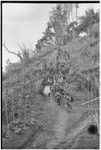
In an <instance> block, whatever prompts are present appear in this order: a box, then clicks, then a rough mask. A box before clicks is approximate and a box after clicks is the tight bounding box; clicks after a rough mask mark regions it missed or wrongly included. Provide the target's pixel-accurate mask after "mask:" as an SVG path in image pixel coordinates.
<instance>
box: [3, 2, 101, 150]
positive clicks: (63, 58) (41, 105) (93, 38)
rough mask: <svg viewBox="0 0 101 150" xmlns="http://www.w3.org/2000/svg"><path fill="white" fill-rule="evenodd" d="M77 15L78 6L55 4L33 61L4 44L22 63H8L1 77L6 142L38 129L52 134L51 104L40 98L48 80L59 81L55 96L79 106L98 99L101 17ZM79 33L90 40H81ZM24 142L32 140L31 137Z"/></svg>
mask: <svg viewBox="0 0 101 150" xmlns="http://www.w3.org/2000/svg"><path fill="white" fill-rule="evenodd" d="M73 9H75V11H76V20H73V16H72V15H73ZM77 9H78V5H76V4H75V5H74V4H57V5H56V7H55V8H53V10H52V11H51V13H50V20H49V22H48V23H47V28H46V30H45V32H44V33H43V37H42V38H41V39H39V40H38V42H37V44H36V47H35V52H34V54H33V56H30V53H29V50H27V49H26V47H24V46H23V47H20V50H21V52H19V53H18V54H17V53H14V52H12V51H11V50H9V49H8V48H7V47H6V44H5V43H4V47H5V48H6V50H7V51H8V52H10V53H12V54H14V55H16V56H18V57H19V62H17V63H11V62H10V61H8V63H7V67H6V71H5V72H4V73H3V77H2V80H3V81H2V127H3V128H2V130H3V135H2V136H3V137H7V136H8V137H13V134H14V133H15V134H16V135H17V136H18V135H19V134H20V133H21V132H23V131H24V130H25V129H26V128H27V130H29V131H30V130H33V129H34V128H35V126H36V127H40V128H41V129H40V130H43V131H47V132H50V131H51V133H52V124H54V121H55V116H54V114H52V113H51V112H50V110H48V109H47V106H46V104H47V98H46V96H45V95H43V94H42V90H43V86H42V82H43V80H44V79H47V78H48V77H50V76H51V77H53V79H54V81H55V83H54V85H52V88H53V89H55V90H53V91H54V92H53V95H55V92H56V90H57V86H59V85H60V86H61V87H62V88H63V89H64V91H65V93H67V95H69V96H71V97H73V99H74V100H75V101H79V102H81V101H87V100H90V99H94V98H96V97H99V13H98V12H94V10H93V9H90V10H87V11H86V12H85V16H82V17H80V18H78V16H77V15H78V14H77ZM70 20H72V22H70ZM78 21H79V23H78ZM81 32H86V33H87V35H86V36H84V37H80V36H79V34H80V33H81ZM89 93H90V94H89ZM88 97H89V99H88ZM31 125H32V126H31ZM36 130H37V129H35V131H36ZM35 131H34V132H35ZM24 136H28V138H29V135H27V133H26V135H24ZM26 140H27V139H25V141H26ZM22 141H23V139H22ZM5 145H7V144H6V143H5V142H4V148H5V147H6V146H5ZM8 147H9V146H7V148H8ZM19 147H20V146H19ZM15 148H18V147H17V145H16V146H15Z"/></svg>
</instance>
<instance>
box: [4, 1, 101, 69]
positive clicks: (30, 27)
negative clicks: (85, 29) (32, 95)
mask: <svg viewBox="0 0 101 150" xmlns="http://www.w3.org/2000/svg"><path fill="white" fill-rule="evenodd" d="M54 5H55V4H21V3H19V4H12V3H8V4H6V3H4V4H3V41H6V46H7V47H8V48H9V49H10V50H12V51H15V52H17V51H18V50H19V47H18V44H17V43H19V44H22V43H25V44H26V47H28V48H30V46H31V47H33V49H34V46H35V44H36V42H37V40H39V39H40V38H41V37H42V32H44V30H45V28H46V25H47V22H48V20H49V12H50V11H51V8H52V7H53V6H54ZM87 8H94V9H95V10H97V9H99V4H97V3H94V4H88V3H87V4H79V9H78V14H79V16H80V15H84V11H85V10H86V9H87ZM7 59H10V61H11V62H16V61H18V58H17V57H16V56H14V55H11V54H9V53H8V52H7V51H6V50H5V49H4V48H3V67H4V66H5V65H6V61H7Z"/></svg>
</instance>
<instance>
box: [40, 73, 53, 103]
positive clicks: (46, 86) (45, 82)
mask: <svg viewBox="0 0 101 150" xmlns="http://www.w3.org/2000/svg"><path fill="white" fill-rule="evenodd" d="M42 85H43V86H44V90H43V93H44V95H46V96H47V99H48V100H50V94H51V86H52V85H53V77H52V76H48V77H47V78H45V79H44V80H43V83H42Z"/></svg>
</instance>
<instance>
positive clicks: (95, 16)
mask: <svg viewBox="0 0 101 150" xmlns="http://www.w3.org/2000/svg"><path fill="white" fill-rule="evenodd" d="M95 23H99V12H94V9H88V10H86V11H85V16H82V17H80V24H79V25H78V26H77V28H76V31H77V32H78V34H79V33H81V32H88V29H90V28H91V26H92V25H94V24H95Z"/></svg>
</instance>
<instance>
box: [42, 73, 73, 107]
mask: <svg viewBox="0 0 101 150" xmlns="http://www.w3.org/2000/svg"><path fill="white" fill-rule="evenodd" d="M42 85H43V87H44V88H43V93H44V95H46V96H47V99H48V100H50V99H51V95H52V96H53V97H54V99H55V101H56V102H57V104H58V105H63V103H65V105H67V107H68V108H69V109H72V106H71V104H70V103H71V102H73V101H74V99H73V97H72V96H70V95H69V93H68V92H66V91H65V89H64V88H63V86H62V84H61V83H59V82H57V81H56V80H55V78H54V77H53V76H51V75H49V76H48V77H47V78H45V79H44V80H43V82H42Z"/></svg>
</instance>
